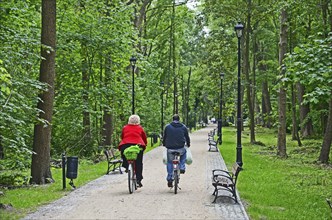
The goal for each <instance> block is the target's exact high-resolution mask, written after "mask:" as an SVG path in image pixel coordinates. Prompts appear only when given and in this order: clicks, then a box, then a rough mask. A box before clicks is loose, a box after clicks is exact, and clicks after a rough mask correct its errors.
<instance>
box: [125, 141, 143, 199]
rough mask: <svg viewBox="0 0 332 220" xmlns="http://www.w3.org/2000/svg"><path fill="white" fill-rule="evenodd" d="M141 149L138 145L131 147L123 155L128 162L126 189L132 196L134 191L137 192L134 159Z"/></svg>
mask: <svg viewBox="0 0 332 220" xmlns="http://www.w3.org/2000/svg"><path fill="white" fill-rule="evenodd" d="M141 150H142V149H141V148H140V146H139V145H133V146H130V147H128V148H127V149H126V150H125V151H124V155H125V157H126V159H127V162H128V169H127V172H128V189H129V193H130V194H132V193H133V192H134V191H135V190H137V179H136V167H135V164H136V158H137V155H138V154H139V152H140V151H141Z"/></svg>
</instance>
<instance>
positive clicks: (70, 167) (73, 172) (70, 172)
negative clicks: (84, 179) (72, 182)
mask: <svg viewBox="0 0 332 220" xmlns="http://www.w3.org/2000/svg"><path fill="white" fill-rule="evenodd" d="M77 168H78V157H67V174H66V177H67V178H68V179H76V178H77Z"/></svg>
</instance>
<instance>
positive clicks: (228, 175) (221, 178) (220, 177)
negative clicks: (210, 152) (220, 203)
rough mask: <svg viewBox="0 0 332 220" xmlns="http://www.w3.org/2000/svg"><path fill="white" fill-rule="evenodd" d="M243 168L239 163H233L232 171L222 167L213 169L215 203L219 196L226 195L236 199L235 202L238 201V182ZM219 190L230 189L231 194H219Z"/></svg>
mask: <svg viewBox="0 0 332 220" xmlns="http://www.w3.org/2000/svg"><path fill="white" fill-rule="evenodd" d="M241 170H242V167H241V166H240V165H238V164H237V163H234V164H233V166H232V172H229V171H227V170H221V169H215V170H212V185H213V186H214V192H213V194H212V195H214V200H213V203H215V202H216V200H217V198H218V197H225V196H226V197H230V198H232V199H234V200H235V202H236V203H238V201H237V196H236V182H237V178H238V176H239V173H240V171H241ZM219 190H225V191H228V192H230V193H231V196H229V195H219Z"/></svg>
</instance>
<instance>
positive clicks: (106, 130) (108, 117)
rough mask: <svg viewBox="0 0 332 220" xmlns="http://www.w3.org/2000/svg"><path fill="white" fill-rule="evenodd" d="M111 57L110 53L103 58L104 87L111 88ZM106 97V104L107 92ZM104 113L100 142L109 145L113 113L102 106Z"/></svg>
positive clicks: (108, 97)
mask: <svg viewBox="0 0 332 220" xmlns="http://www.w3.org/2000/svg"><path fill="white" fill-rule="evenodd" d="M111 62H112V61H111V58H110V55H109V56H108V57H107V58H106V60H105V79H104V87H105V88H112V85H111ZM107 95H108V96H107V97H106V100H107V104H108V105H111V101H110V100H111V99H112V97H110V94H107ZM103 111H104V114H103V130H102V138H103V141H102V144H103V146H105V145H111V144H112V133H113V124H112V121H113V114H112V112H111V110H110V109H109V108H107V107H104V110H103Z"/></svg>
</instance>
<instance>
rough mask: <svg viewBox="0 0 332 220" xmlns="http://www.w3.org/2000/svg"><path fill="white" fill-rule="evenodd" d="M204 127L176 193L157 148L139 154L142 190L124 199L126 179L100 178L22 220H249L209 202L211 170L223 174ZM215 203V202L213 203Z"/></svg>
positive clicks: (235, 209) (194, 137)
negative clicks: (141, 154)
mask: <svg viewBox="0 0 332 220" xmlns="http://www.w3.org/2000/svg"><path fill="white" fill-rule="evenodd" d="M214 127H215V125H209V126H208V127H206V128H203V129H201V130H199V131H196V132H193V133H191V134H190V138H191V142H192V144H191V151H192V154H193V163H192V164H191V165H189V166H188V165H187V170H186V173H185V174H184V175H181V180H180V187H181V190H180V191H179V192H178V194H176V195H175V194H174V191H173V190H170V189H169V188H168V187H167V182H166V167H165V165H164V164H163V163H162V151H163V147H157V148H156V149H154V150H152V151H150V152H148V153H146V154H145V155H144V168H143V176H144V179H143V181H142V183H143V188H140V189H138V190H137V191H135V192H134V193H133V194H129V192H128V186H127V175H125V174H122V175H121V174H119V173H112V174H110V175H104V176H102V177H100V178H98V179H96V180H94V181H92V182H90V183H88V184H86V185H85V186H82V187H80V188H78V189H76V190H74V191H73V192H71V193H69V194H68V195H67V196H65V197H63V198H61V199H59V200H57V201H55V202H53V203H51V204H48V205H46V206H43V207H41V208H39V209H38V211H36V212H35V213H32V214H29V215H27V216H26V217H25V218H24V219H249V218H248V216H247V214H246V212H245V210H244V208H243V205H242V203H241V201H240V203H239V204H235V203H234V202H233V201H229V200H223V201H221V202H220V201H219V202H217V203H215V204H213V203H212V201H213V196H212V195H211V194H212V192H213V188H212V185H211V172H212V169H215V168H222V169H225V164H224V161H223V159H222V157H221V156H220V154H219V153H218V152H208V146H207V134H208V132H209V131H210V130H212V129H213V128H214ZM218 200H219V199H218Z"/></svg>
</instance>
